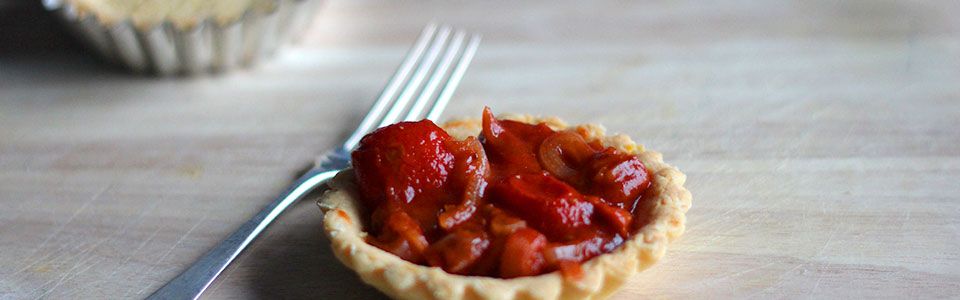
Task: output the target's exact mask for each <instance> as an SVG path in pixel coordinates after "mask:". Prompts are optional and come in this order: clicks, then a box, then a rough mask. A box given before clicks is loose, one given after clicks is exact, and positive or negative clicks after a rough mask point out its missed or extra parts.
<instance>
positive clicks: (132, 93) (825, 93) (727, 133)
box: [0, 0, 960, 299]
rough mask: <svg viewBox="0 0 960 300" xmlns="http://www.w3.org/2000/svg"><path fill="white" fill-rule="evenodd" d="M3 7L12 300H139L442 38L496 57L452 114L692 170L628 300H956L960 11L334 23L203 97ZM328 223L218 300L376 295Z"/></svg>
mask: <svg viewBox="0 0 960 300" xmlns="http://www.w3.org/2000/svg"><path fill="white" fill-rule="evenodd" d="M5 6H7V7H6V8H5V9H6V12H5V13H3V14H2V16H4V18H3V20H2V21H0V23H2V24H3V25H4V26H0V27H5V29H11V30H12V31H10V32H7V33H3V34H0V35H3V38H0V42H2V43H0V44H2V47H0V299H19V298H57V299H59V298H66V299H118V298H141V297H145V296H146V295H148V294H149V293H151V292H152V291H153V290H154V289H156V288H157V287H159V286H161V285H162V284H163V283H164V282H166V281H167V280H169V279H170V278H172V277H174V276H176V275H177V274H178V273H179V272H180V271H182V270H183V269H184V268H186V267H187V266H188V265H189V264H190V263H191V262H192V261H193V260H194V259H196V258H197V257H198V256H200V255H201V254H203V253H204V252H205V251H206V250H207V249H209V248H210V247H212V246H213V245H215V244H216V243H217V242H219V241H220V240H221V239H222V238H224V237H225V236H226V235H227V234H228V233H230V232H232V231H233V230H234V229H235V228H237V226H238V225H239V224H241V223H242V222H244V221H245V220H246V219H247V218H248V217H250V216H252V215H253V214H254V213H255V212H256V211H257V210H259V209H260V208H261V207H263V205H265V204H266V203H267V202H268V201H269V200H271V199H272V198H273V197H274V196H275V195H277V194H278V193H280V192H281V191H282V190H283V189H284V187H285V186H286V185H287V184H288V183H290V182H291V180H292V178H293V177H294V176H295V175H296V174H297V173H298V171H300V170H302V169H304V168H306V167H308V166H309V165H310V163H311V161H312V160H313V159H314V156H315V155H316V154H317V153H319V152H321V151H322V150H324V149H327V148H329V147H331V146H333V145H334V144H335V142H336V141H338V140H339V139H341V138H343V137H344V134H345V132H347V131H348V130H349V129H351V128H352V127H353V126H355V124H356V122H357V120H358V118H359V116H360V115H361V114H362V113H363V112H364V111H365V110H366V109H367V107H368V105H369V104H370V103H371V102H372V99H373V98H374V97H375V96H376V95H377V93H378V92H379V90H380V87H381V86H382V85H383V84H384V82H385V81H386V80H387V78H388V77H389V75H390V74H391V72H392V70H393V69H394V67H395V66H396V65H397V64H398V63H399V61H400V59H401V58H402V56H403V55H404V53H405V51H406V49H407V47H408V45H409V44H410V42H411V41H412V39H413V37H415V36H416V34H417V32H418V31H419V29H420V28H421V26H423V25H424V24H425V23H427V22H428V21H430V20H439V21H443V22H449V23H453V24H456V25H460V26H463V27H466V28H469V29H472V30H475V31H478V32H482V33H483V34H484V35H485V40H484V43H483V45H482V47H481V50H480V52H479V54H478V56H477V58H476V60H475V64H474V66H473V68H472V69H471V70H470V71H469V72H468V74H467V77H466V80H465V82H464V84H463V85H462V87H461V89H460V91H459V92H458V93H457V95H456V97H455V99H454V102H453V103H452V105H451V106H450V107H449V109H448V113H447V116H478V115H479V114H480V109H481V107H482V106H483V105H489V106H491V107H492V108H493V109H494V110H495V111H499V112H526V113H535V114H542V115H557V116H561V117H563V118H565V119H567V120H569V121H571V122H599V123H602V124H605V125H606V127H607V128H609V129H610V131H614V132H623V133H628V134H630V135H632V136H633V137H634V138H635V139H636V140H638V141H640V142H641V143H643V144H645V145H646V146H647V147H648V148H650V149H655V150H658V151H661V152H663V153H664V157H665V158H666V160H667V161H668V162H669V163H671V164H675V165H676V166H678V167H679V168H680V169H681V170H682V171H684V172H685V173H686V174H688V176H689V179H688V181H687V187H688V188H689V189H690V190H691V191H692V193H693V195H694V199H693V208H692V209H691V210H690V212H689V214H688V227H687V233H686V234H685V235H684V236H683V237H682V238H681V239H680V240H679V241H677V242H675V243H674V244H673V245H671V247H670V249H669V250H668V253H667V255H666V257H665V258H664V259H663V260H662V261H660V262H659V263H658V264H656V265H655V266H654V267H652V268H651V269H649V270H647V271H645V272H643V273H641V274H640V275H638V276H635V277H634V278H632V279H630V280H629V281H628V282H627V284H626V286H625V287H624V290H623V291H622V292H620V293H618V294H616V295H615V296H614V297H613V298H615V299H636V298H772V297H773V298H781V297H782V298H805V297H809V298H841V297H843V298H848V297H852V298H874V297H879V298H941V297H949V298H955V297H958V296H960V196H958V195H960V21H958V20H960V18H957V17H956V16H957V15H958V14H960V4H958V2H956V1H904V2H892V1H873V0H870V1H796V2H781V1H710V2H707V3H699V4H691V3H683V2H681V1H651V2H647V1H644V2H621V1H611V2H607V1H570V2H557V1H524V2H522V3H520V1H497V2H487V1H484V2H465V1H427V2H410V1H398V2H388V3H383V2H371V1H332V2H330V3H328V4H327V5H326V6H325V7H324V8H323V9H322V12H321V13H320V14H319V15H318V17H317V20H316V22H315V23H314V24H313V27H312V28H311V29H310V30H309V32H308V33H307V36H306V37H305V39H304V40H303V41H302V42H301V43H300V44H299V45H297V46H294V47H290V48H287V49H286V51H284V52H283V53H282V54H281V55H280V56H279V57H277V58H276V59H275V60H273V61H271V62H269V63H266V64H264V65H261V66H259V67H257V68H255V69H252V70H246V71H240V72H235V73H230V74H226V75H224V76H218V77H205V78H196V79H177V78H173V79H157V78H150V77H139V76H131V75H128V74H126V73H124V72H121V71H117V70H115V69H113V68H110V67H107V66H104V65H103V64H101V63H99V62H97V61H96V60H94V59H91V58H90V56H89V55H88V54H86V53H84V52H82V51H81V50H78V48H77V47H76V45H75V44H73V43H71V42H64V41H62V40H61V39H62V38H63V36H62V33H59V32H56V31H57V30H58V29H57V28H58V27H56V26H54V25H55V24H54V23H51V22H50V20H49V19H46V16H45V15H43V14H39V13H37V12H36V10H35V9H33V8H24V6H18V5H16V4H13V5H10V4H5ZM21 12H29V13H21ZM36 28H39V29H41V30H33V29H36ZM50 32H54V33H50ZM320 220H321V216H320V213H319V211H318V209H317V208H316V206H315V205H314V204H313V203H311V202H309V201H307V202H302V203H299V204H297V205H296V206H295V207H293V209H292V210H291V211H290V212H289V213H287V214H285V215H283V216H282V217H281V218H280V219H279V221H278V222H277V223H276V224H274V225H273V226H271V227H270V228H269V229H268V230H267V231H266V232H265V234H264V236H262V237H261V238H260V239H258V240H257V241H256V242H255V243H254V244H253V245H252V247H251V248H249V249H248V250H247V251H246V252H244V253H243V254H242V255H241V256H240V257H239V259H238V260H237V261H236V262H235V263H234V264H233V265H231V266H230V267H229V268H228V269H227V270H226V271H225V273H224V274H223V275H222V277H221V279H220V280H218V281H217V282H215V283H214V284H213V285H212V287H211V288H210V290H209V292H208V293H207V294H205V297H206V298H210V299H219V298H270V299H274V298H322V299H331V298H377V297H382V296H381V295H380V294H379V293H377V292H376V291H375V290H374V289H372V288H370V287H367V286H365V285H363V284H362V283H361V282H360V281H359V280H358V279H357V278H356V277H355V276H353V275H352V273H351V272H350V271H349V270H347V269H345V268H344V267H343V266H341V265H340V264H339V263H338V262H337V261H336V260H335V259H334V258H333V256H332V254H331V252H330V251H329V250H328V243H327V241H325V240H324V238H322V236H321V228H320Z"/></svg>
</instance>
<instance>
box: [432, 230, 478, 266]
mask: <svg viewBox="0 0 960 300" xmlns="http://www.w3.org/2000/svg"><path fill="white" fill-rule="evenodd" d="M489 246H490V238H489V237H488V236H487V233H486V232H483V230H471V229H458V230H455V231H453V232H451V233H449V234H447V235H446V236H444V237H443V238H440V240H438V241H436V242H434V243H433V245H431V246H430V248H428V249H427V252H426V253H425V254H424V256H425V257H426V260H427V263H429V264H430V265H431V266H435V267H440V268H442V269H443V270H444V271H447V272H450V273H453V274H466V273H467V272H468V271H470V267H471V266H473V265H474V263H476V262H477V260H479V259H480V257H481V256H483V253H484V252H485V251H486V250H487V248H488V247H489Z"/></svg>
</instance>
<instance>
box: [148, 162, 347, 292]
mask: <svg viewBox="0 0 960 300" xmlns="http://www.w3.org/2000/svg"><path fill="white" fill-rule="evenodd" d="M339 171H340V170H337V169H323V168H321V169H314V170H310V171H309V172H307V173H306V174H304V175H303V176H300V178H298V179H297V181H296V182H294V184H293V185H291V186H290V187H289V188H288V189H287V190H286V192H284V193H283V194H281V195H280V197H277V199H276V200H273V202H270V204H269V205H267V207H265V208H263V210H261V211H260V212H259V213H257V215H256V216H254V217H253V218H252V219H250V220H249V221H247V222H246V223H243V225H242V226H240V228H239V229H237V231H234V232H233V234H230V237H228V238H227V239H225V240H223V241H222V242H220V244H219V245H217V246H216V247H215V248H213V249H211V250H210V251H209V252H207V254H204V255H203V257H201V258H200V259H198V260H197V261H196V262H194V263H193V265H192V266H190V268H189V269H187V270H186V271H183V273H180V275H178V276H177V277H176V278H174V279H173V280H170V282H167V284H166V285H164V286H163V287H161V288H160V289H158V290H157V291H155V292H153V294H152V295H150V297H147V299H197V297H200V294H201V293H203V291H204V290H205V289H207V287H208V286H210V283H212V282H213V280H214V279H216V278H217V276H218V275H220V272H223V269H225V268H226V267H227V265H229V264H230V262H232V261H233V259H234V258H236V257H237V255H239V254H240V252H241V251H243V249H244V248H246V247H247V246H248V245H250V242H252V241H253V239H255V238H256V237H257V236H258V235H260V232H262V231H263V229H264V228H266V227H267V225H270V223H271V222H273V220H274V219H276V218H277V216H279V215H280V213H282V212H283V211H284V210H286V209H287V207H289V206H290V204H293V203H294V202H296V201H297V200H299V199H300V198H303V196H304V195H306V194H308V193H310V192H311V191H313V190H314V189H315V188H316V187H317V186H319V185H320V184H322V183H324V182H326V181H327V180H328V179H330V178H333V176H334V175H336V174H337V172H339Z"/></svg>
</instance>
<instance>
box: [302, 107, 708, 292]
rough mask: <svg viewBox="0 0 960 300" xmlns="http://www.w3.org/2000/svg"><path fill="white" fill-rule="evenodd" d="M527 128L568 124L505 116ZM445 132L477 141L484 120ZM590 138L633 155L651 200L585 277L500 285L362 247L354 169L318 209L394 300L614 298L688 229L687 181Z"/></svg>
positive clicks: (363, 272)
mask: <svg viewBox="0 0 960 300" xmlns="http://www.w3.org/2000/svg"><path fill="white" fill-rule="evenodd" d="M503 118H506V119H512V120H518V121H522V122H527V123H540V122H543V123H547V125H549V126H550V127H552V128H554V129H557V130H561V129H568V127H567V125H566V124H565V123H563V121H561V120H560V119H557V118H536V117H532V116H528V115H510V116H503ZM443 127H444V129H446V130H447V132H449V133H450V135H451V136H454V137H456V138H461V139H462V138H465V137H467V136H471V135H477V134H478V133H479V131H480V121H479V120H476V119H467V120H458V121H451V122H448V123H446V124H444V125H443ZM569 129H572V130H576V131H577V132H579V133H580V134H582V135H584V136H585V137H586V138H587V139H588V140H597V139H599V140H601V141H602V142H603V143H604V144H605V145H608V146H613V147H616V148H618V149H619V150H621V151H625V152H629V153H633V154H636V155H637V157H639V158H640V160H641V161H643V163H644V164H645V165H646V167H647V170H648V171H649V172H650V174H651V175H652V182H653V183H652V185H651V187H650V189H651V190H650V191H649V194H648V195H651V196H652V198H650V199H649V200H648V201H645V202H644V203H647V205H645V206H644V207H640V208H638V210H640V211H646V212H647V213H648V214H647V215H648V216H650V221H649V223H648V224H646V225H644V226H643V227H641V228H640V229H638V231H637V232H636V233H635V235H634V236H633V237H632V238H630V239H629V240H627V242H626V243H624V244H623V245H622V246H620V247H619V248H617V249H616V250H614V251H613V252H610V253H607V254H603V255H600V256H597V257H595V258H593V259H591V260H589V261H586V262H584V263H583V265H582V267H583V275H584V276H583V277H582V278H580V279H579V280H571V279H565V278H564V277H562V276H560V274H559V272H552V273H547V274H543V275H538V276H530V277H520V278H513V279H500V278H491V277H481V276H462V275H454V274H449V273H446V272H444V271H443V270H442V269H440V268H436V267H426V266H421V265H417V264H413V263H410V262H408V261H405V260H403V259H401V258H399V257H397V256H395V255H393V254H390V253H388V252H385V251H383V250H381V249H379V248H377V247H374V246H372V245H370V244H367V243H366V242H364V237H365V236H366V233H365V232H363V230H362V228H361V227H360V226H361V224H360V222H356V221H355V220H361V215H360V210H359V207H358V202H357V201H356V199H357V195H356V191H357V190H356V185H355V181H354V178H353V171H352V170H349V169H348V170H345V171H343V172H340V174H338V175H337V177H336V178H335V179H334V180H333V182H332V183H331V186H332V189H331V190H329V191H328V192H327V193H325V194H324V195H323V197H321V199H320V200H319V202H318V204H319V205H320V209H321V210H322V211H323V212H324V219H323V224H324V232H325V234H326V235H327V237H328V238H329V239H330V241H331V247H332V248H333V253H334V254H335V255H336V257H337V259H339V260H340V261H341V262H343V263H344V264H345V265H346V266H347V267H349V268H351V269H353V270H354V271H356V272H357V274H358V275H360V278H361V279H362V280H363V281H364V282H366V283H368V284H370V285H372V286H374V287H376V288H377V289H379V290H380V291H382V292H383V293H385V294H387V295H389V296H390V297H393V298H396V299H603V298H606V297H608V296H609V295H610V294H612V293H613V292H615V291H616V290H617V288H619V287H620V285H622V284H623V282H624V281H626V280H627V279H628V278H629V277H630V276H632V275H633V274H635V273H637V272H639V271H642V270H644V269H646V268H648V267H649V266H650V265H652V264H653V263H654V262H656V261H657V260H659V259H660V257H662V256H663V254H664V253H665V251H666V248H667V243H668V242H669V241H671V240H674V239H676V238H677V237H679V236H680V235H681V234H683V231H684V224H685V222H686V217H685V215H684V214H685V213H686V212H687V210H688V209H690V201H691V195H690V192H689V191H687V189H685V188H684V187H683V183H684V181H685V180H686V175H684V174H683V173H680V171H679V170H677V169H676V168H674V167H673V166H670V165H668V164H666V163H664V162H663V157H662V155H661V154H660V153H657V152H653V151H645V150H644V149H643V147H642V146H639V145H637V144H636V143H634V142H633V141H632V140H630V138H629V137H627V136H625V135H613V136H606V135H605V134H604V129H603V127H601V126H599V125H590V124H588V125H579V126H576V127H573V128H569ZM334 211H335V212H337V213H330V212H334Z"/></svg>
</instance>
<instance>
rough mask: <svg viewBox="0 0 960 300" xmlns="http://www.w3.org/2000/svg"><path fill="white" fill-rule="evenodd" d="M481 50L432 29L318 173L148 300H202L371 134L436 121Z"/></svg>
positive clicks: (462, 37) (474, 42)
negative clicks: (269, 227) (389, 127)
mask: <svg viewBox="0 0 960 300" xmlns="http://www.w3.org/2000/svg"><path fill="white" fill-rule="evenodd" d="M451 35H452V36H451ZM479 45H480V36H479V35H476V34H474V35H470V38H469V40H467V33H466V32H465V31H463V30H456V31H455V32H454V30H453V29H451V28H450V27H449V26H437V25H435V24H430V25H427V27H426V28H424V29H423V32H422V33H421V34H420V37H419V38H417V41H416V43H415V44H414V45H413V48H412V49H411V50H410V52H409V53H408V54H407V57H406V58H405V59H404V60H403V63H401V64H400V67H399V68H398V69H397V71H396V73H394V75H393V77H392V78H391V79H390V81H389V82H388V83H387V86H386V87H385V88H384V89H383V92H382V93H381V94H380V97H379V98H378V99H377V101H376V102H374V104H373V107H371V108H370V111H369V112H368V113H367V115H366V116H365V117H364V118H363V120H362V121H361V122H360V126H359V127H357V129H356V130H355V131H354V132H353V134H351V135H350V137H349V138H347V140H346V141H344V143H343V145H341V146H340V147H337V148H335V149H333V150H330V151H327V152H326V153H324V154H323V155H322V156H321V157H320V159H319V160H318V162H317V164H316V165H315V166H314V167H313V169H311V170H310V171H307V172H306V174H304V175H303V176H301V177H300V178H299V179H297V180H296V181H295V182H294V183H293V185H291V186H290V187H289V188H288V189H287V190H286V191H285V192H284V193H283V194H281V195H280V197H278V198H277V199H276V200H274V201H273V202H271V203H270V204H269V205H267V207H265V208H264V209H263V210H261V211H260V212H259V213H257V215H256V216H254V217H253V218H252V219H250V220H249V221H247V222H246V223H244V224H243V225H242V226H240V228H239V229H237V231H235V232H234V233H233V234H231V235H230V236H229V237H227V239H226V240H224V241H222V242H220V244H219V245H217V246H216V247H215V248H213V249H211V250H210V251H209V252H207V254H204V255H203V257H201V258H200V259H199V260H197V261H196V262H195V263H193V265H192V266H190V268H189V269H187V270H186V271H184V272H183V273H181V274H180V275H179V276H177V277H176V278H174V279H173V280H171V281H170V282H168V283H167V284H166V285H164V286H163V287H161V288H160V289H158V290H157V291H156V292H154V293H153V294H152V295H150V297H148V298H147V299H196V298H197V297H199V296H200V294H201V293H203V291H204V290H205V289H206V288H207V287H208V286H210V284H211V283H212V282H213V280H214V279H216V278H217V276H218V275H220V272H222V271H223V269H224V268H226V267H227V265H229V264H230V262H231V261H233V259H234V258H236V257H237V255H239V254H240V252H241V251H243V249H244V248H246V247H247V246H248V245H249V244H250V242H252V241H253V239H255V238H256V237H257V236H258V235H259V234H260V232H262V231H263V229H264V228H266V227H267V225H269V224H270V223H271V222H272V221H273V220H274V219H276V218H277V216H279V215H280V213H282V212H283V211H284V210H285V209H286V208H287V207H289V206H290V204H293V203H294V202H296V201H297V200H299V199H301V198H303V196H304V195H306V194H308V193H310V192H311V191H313V190H314V189H315V188H317V187H318V186H320V185H321V184H323V183H324V182H326V181H327V180H328V179H330V178H332V177H333V176H334V175H335V174H336V173H337V172H339V171H340V170H342V169H344V168H346V167H348V166H349V165H350V151H352V150H353V148H354V147H356V146H357V144H359V143H360V139H361V138H363V136H364V135H366V134H367V133H369V132H370V131H371V130H374V129H377V128H380V127H383V126H386V125H390V124H393V123H395V122H397V121H401V120H403V121H413V120H419V119H422V118H426V119H430V120H433V121H436V120H437V118H438V117H440V113H441V112H442V111H443V109H444V108H445V107H446V106H447V103H448V102H449V101H450V97H451V96H452V95H453V92H454V90H456V89H457V86H458V85H459V84H460V80H461V79H462V78H463V74H464V73H465V72H466V71H467V67H468V66H469V65H470V61H471V60H472V59H473V56H474V54H475V53H476V51H477V47H478V46H479ZM451 67H453V69H452V70H451V69H450V68H451ZM424 81H426V83H424ZM438 91H439V95H437V92H438ZM414 96H416V98H414ZM434 96H436V97H434ZM411 100H412V101H413V104H412V105H410V101H411ZM430 104H432V105H431V106H430V109H429V110H427V109H426V108H427V105H430ZM404 112H406V114H405V115H404V114H403V113H404ZM401 115H403V118H402V119H401Z"/></svg>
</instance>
